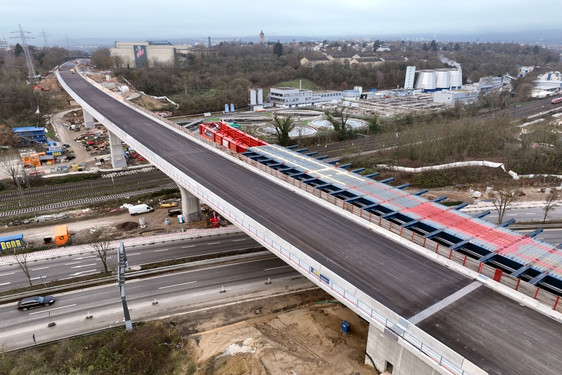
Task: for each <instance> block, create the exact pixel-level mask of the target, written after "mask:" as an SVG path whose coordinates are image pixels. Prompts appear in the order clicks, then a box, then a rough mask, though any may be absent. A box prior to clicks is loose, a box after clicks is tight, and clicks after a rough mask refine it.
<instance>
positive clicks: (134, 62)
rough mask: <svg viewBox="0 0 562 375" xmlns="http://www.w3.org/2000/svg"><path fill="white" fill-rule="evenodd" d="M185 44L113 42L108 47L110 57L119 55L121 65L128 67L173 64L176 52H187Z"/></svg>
mask: <svg viewBox="0 0 562 375" xmlns="http://www.w3.org/2000/svg"><path fill="white" fill-rule="evenodd" d="M189 47H190V46H189V45H187V44H172V43H170V42H167V41H162V42H158V41H148V42H115V47H114V48H110V49H109V52H110V54H111V57H119V58H120V59H121V64H122V66H127V67H130V68H141V67H149V66H150V67H151V66H155V65H173V64H175V60H176V54H187V51H188V49H189Z"/></svg>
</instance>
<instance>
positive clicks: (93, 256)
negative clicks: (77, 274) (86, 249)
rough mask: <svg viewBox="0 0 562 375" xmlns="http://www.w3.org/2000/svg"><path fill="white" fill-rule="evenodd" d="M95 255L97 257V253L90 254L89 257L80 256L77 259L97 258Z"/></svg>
mask: <svg viewBox="0 0 562 375" xmlns="http://www.w3.org/2000/svg"><path fill="white" fill-rule="evenodd" d="M95 257H96V256H95V255H90V256H87V257H78V258H76V259H78V260H81V259H90V258H95Z"/></svg>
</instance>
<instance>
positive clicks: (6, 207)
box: [0, 170, 177, 217]
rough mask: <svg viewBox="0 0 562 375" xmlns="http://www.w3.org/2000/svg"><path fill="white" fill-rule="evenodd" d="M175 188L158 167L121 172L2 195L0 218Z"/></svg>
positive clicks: (0, 196) (0, 195)
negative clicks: (134, 171) (90, 179)
mask: <svg viewBox="0 0 562 375" xmlns="http://www.w3.org/2000/svg"><path fill="white" fill-rule="evenodd" d="M174 188H177V185H176V184H175V183H174V182H173V181H172V180H171V179H170V178H169V177H168V176H166V175H165V174H164V173H162V172H160V171H158V170H150V171H144V172H140V173H132V174H126V173H124V172H118V173H114V174H111V175H107V176H106V178H101V179H98V180H93V181H83V182H75V183H69V184H64V185H58V186H44V187H37V188H31V189H24V190H22V191H21V193H19V192H17V191H16V192H13V191H11V192H6V193H3V194H0V217H10V216H19V215H25V214H29V213H37V212H42V211H52V210H57V209H62V208H66V207H78V206H83V205H88V204H91V203H99V202H103V201H107V200H115V199H121V198H126V197H130V196H138V195H143V194H148V193H153V192H156V191H161V190H166V189H174Z"/></svg>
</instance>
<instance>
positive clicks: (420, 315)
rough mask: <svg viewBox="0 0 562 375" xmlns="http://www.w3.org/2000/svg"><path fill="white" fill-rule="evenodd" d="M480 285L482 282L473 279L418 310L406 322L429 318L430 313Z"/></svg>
mask: <svg viewBox="0 0 562 375" xmlns="http://www.w3.org/2000/svg"><path fill="white" fill-rule="evenodd" d="M481 286H482V283H480V282H478V281H473V282H471V283H470V284H468V285H467V286H465V287H464V288H461V289H459V290H457V291H456V292H455V293H453V294H451V295H449V296H448V297H446V298H443V299H442V300H441V301H439V302H437V303H436V304H434V305H433V306H429V307H428V308H427V309H425V310H423V311H420V312H419V313H417V314H416V315H414V316H412V317H411V318H410V319H408V322H410V323H411V324H418V323H419V322H421V321H422V320H424V319H426V318H429V317H430V316H431V315H433V314H435V313H437V312H438V311H440V310H442V309H444V308H445V307H447V306H449V305H451V304H453V303H455V302H456V301H458V300H459V299H461V298H463V297H464V296H466V295H467V294H469V293H471V292H472V291H473V290H475V289H476V288H478V287H481Z"/></svg>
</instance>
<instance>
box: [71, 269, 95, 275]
mask: <svg viewBox="0 0 562 375" xmlns="http://www.w3.org/2000/svg"><path fill="white" fill-rule="evenodd" d="M92 272H99V271H98V270H87V271H80V272H75V273H71V274H70V276H79V275H82V274H85V273H92Z"/></svg>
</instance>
